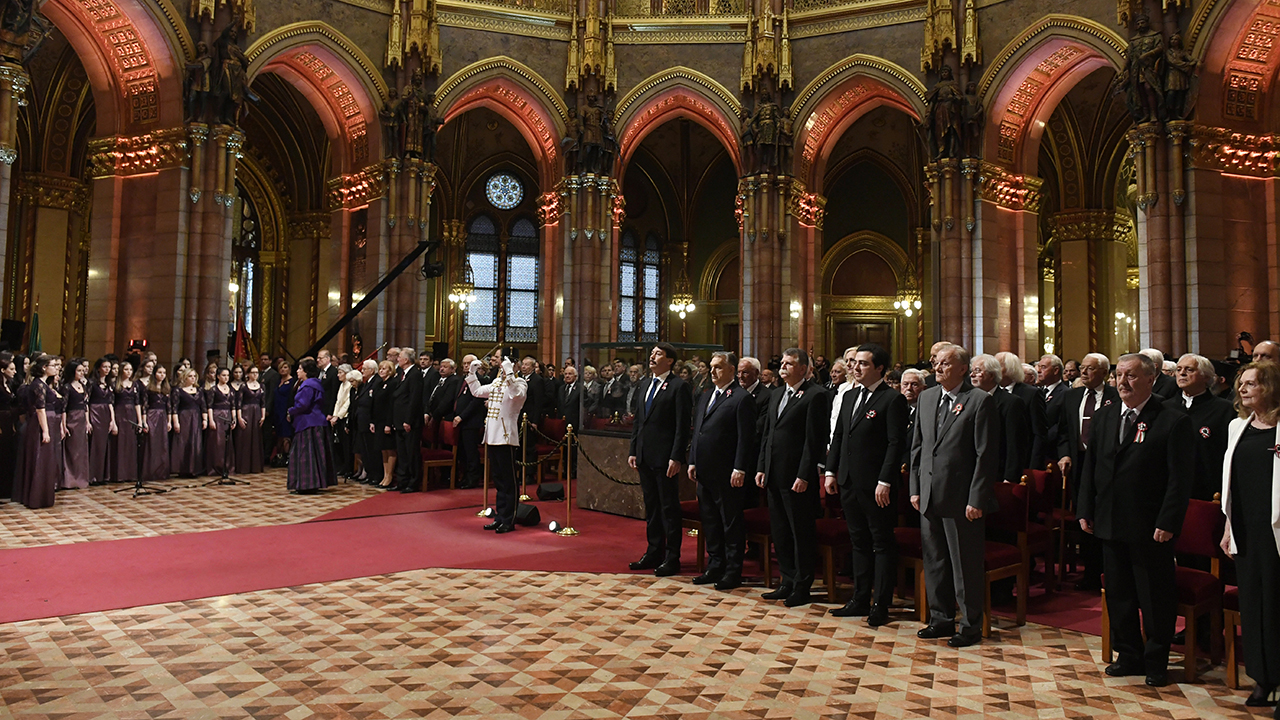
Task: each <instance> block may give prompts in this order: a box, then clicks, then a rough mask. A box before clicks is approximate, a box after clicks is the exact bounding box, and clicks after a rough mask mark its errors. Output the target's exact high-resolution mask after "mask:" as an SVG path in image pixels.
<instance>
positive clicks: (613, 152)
mask: <svg viewBox="0 0 1280 720" xmlns="http://www.w3.org/2000/svg"><path fill="white" fill-rule="evenodd" d="M601 123H602V125H603V127H604V145H603V147H602V148H601V157H600V167H599V168H598V169H597V172H599V173H601V174H602V175H613V163H614V160H615V158H616V157H617V155H618V150H619V145H618V137H617V134H616V133H614V131H613V112H612V111H610V110H607V109H606V110H605V112H604V117H603V118H602V120H601Z"/></svg>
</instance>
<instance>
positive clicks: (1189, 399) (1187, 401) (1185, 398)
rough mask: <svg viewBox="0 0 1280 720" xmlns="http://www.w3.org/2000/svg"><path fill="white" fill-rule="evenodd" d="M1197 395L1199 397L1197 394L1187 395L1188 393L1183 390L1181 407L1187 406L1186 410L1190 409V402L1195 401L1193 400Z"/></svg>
mask: <svg viewBox="0 0 1280 720" xmlns="http://www.w3.org/2000/svg"><path fill="white" fill-rule="evenodd" d="M1205 392H1208V390H1206V391H1205ZM1198 397H1200V396H1199V395H1188V394H1186V393H1185V392H1184V393H1182V407H1184V408H1187V409H1188V410H1189V409H1191V403H1193V402H1195V401H1196V398H1198Z"/></svg>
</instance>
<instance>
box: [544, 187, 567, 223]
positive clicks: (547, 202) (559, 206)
mask: <svg viewBox="0 0 1280 720" xmlns="http://www.w3.org/2000/svg"><path fill="white" fill-rule="evenodd" d="M563 214H564V202H563V201H562V200H561V198H560V192H559V191H558V190H551V191H549V192H544V193H542V194H541V195H539V196H538V224H539V225H541V226H542V227H546V226H548V225H555V224H556V223H558V222H560V216H561V215H563Z"/></svg>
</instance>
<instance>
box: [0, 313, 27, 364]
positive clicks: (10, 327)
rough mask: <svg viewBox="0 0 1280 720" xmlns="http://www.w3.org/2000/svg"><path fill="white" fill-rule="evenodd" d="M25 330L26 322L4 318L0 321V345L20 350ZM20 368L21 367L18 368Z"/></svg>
mask: <svg viewBox="0 0 1280 720" xmlns="http://www.w3.org/2000/svg"><path fill="white" fill-rule="evenodd" d="M26 331H27V324H26V323H25V322H23V321H22V320H5V321H3V322H0V347H3V346H7V349H9V350H11V351H13V352H15V353H16V352H20V351H19V348H21V347H22V334H23V333H25V332H26ZM18 369H19V370H21V369H22V368H18Z"/></svg>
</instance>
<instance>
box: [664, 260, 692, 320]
mask: <svg viewBox="0 0 1280 720" xmlns="http://www.w3.org/2000/svg"><path fill="white" fill-rule="evenodd" d="M687 260H688V256H687V255H686V256H684V258H683V259H682V262H681V263H680V275H679V276H678V277H677V278H676V287H675V290H674V291H672V293H671V304H670V305H668V306H667V308H668V309H669V310H671V312H673V313H679V314H680V319H681V320H683V319H685V317H686V316H687V315H688V314H689V313H691V312H693V311H694V310H696V309H697V308H696V307H694V304H693V289H692V288H691V287H690V286H689V275H688V273H687V272H685V267H684V266H685V262H687Z"/></svg>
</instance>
